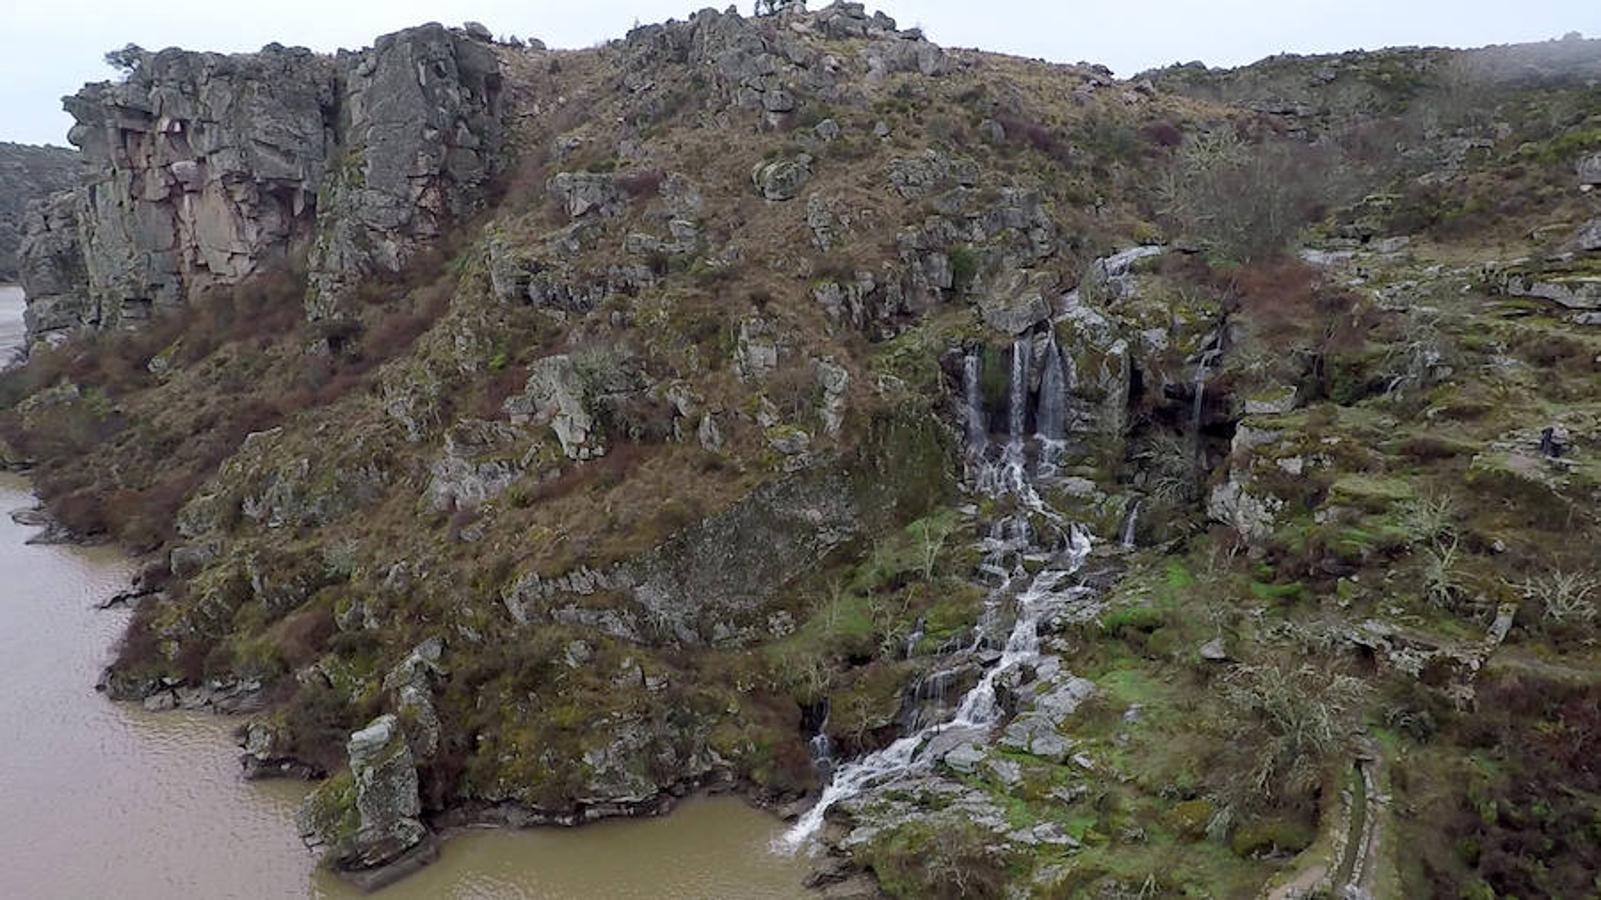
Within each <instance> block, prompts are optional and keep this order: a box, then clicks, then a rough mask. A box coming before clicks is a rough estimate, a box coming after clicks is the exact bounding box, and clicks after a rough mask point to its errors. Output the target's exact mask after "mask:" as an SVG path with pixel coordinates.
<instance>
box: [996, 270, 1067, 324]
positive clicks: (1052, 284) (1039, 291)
mask: <svg viewBox="0 0 1601 900" xmlns="http://www.w3.org/2000/svg"><path fill="white" fill-rule="evenodd" d="M1057 283H1058V279H1057V275H1056V273H1055V272H1044V271H1032V272H1031V271H1027V270H1014V271H1010V272H1007V273H1005V274H1004V275H1002V276H1001V277H1000V279H999V280H997V281H996V282H995V283H994V284H992V285H991V286H990V287H989V288H988V289H987V290H985V292H984V295H983V297H981V298H980V300H979V314H980V315H982V316H983V317H984V324H986V325H988V326H990V327H991V328H994V329H995V330H996V331H999V332H1001V333H1002V334H1007V335H1013V334H1022V333H1023V332H1025V331H1027V330H1029V329H1030V328H1033V327H1034V326H1035V325H1038V324H1039V323H1041V322H1044V321H1045V320H1047V319H1049V318H1050V317H1051V307H1052V301H1053V300H1054V299H1055V296H1056V293H1057V291H1056V286H1057Z"/></svg>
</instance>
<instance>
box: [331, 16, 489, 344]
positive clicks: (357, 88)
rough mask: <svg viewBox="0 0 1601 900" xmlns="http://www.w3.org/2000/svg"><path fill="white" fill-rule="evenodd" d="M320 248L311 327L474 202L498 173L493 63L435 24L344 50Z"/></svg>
mask: <svg viewBox="0 0 1601 900" xmlns="http://www.w3.org/2000/svg"><path fill="white" fill-rule="evenodd" d="M337 70H338V71H337V74H336V76H335V84H336V85H337V87H338V89H339V91H340V94H339V99H338V106H337V116H336V118H335V119H334V120H333V121H334V125H333V146H334V148H335V150H336V155H335V156H334V157H332V158H331V160H330V165H329V171H328V182H327V189H326V194H325V197H324V200H323V207H322V208H321V209H320V210H319V211H318V216H317V241H316V245H315V246H314V247H313V248H312V252H311V261H310V262H311V291H310V294H309V295H308V297H307V303H306V309H307V312H308V313H309V314H310V315H311V317H312V318H324V317H328V316H334V315H337V314H338V313H339V312H340V306H341V305H342V304H344V303H345V302H347V301H348V300H349V298H350V294H351V292H352V291H354V289H355V286H356V284H357V283H358V282H359V281H360V280H361V279H362V278H364V277H367V276H370V275H374V274H382V273H395V272H399V271H400V270H401V269H402V268H403V267H405V266H406V264H407V263H408V262H410V261H411V260H412V258H413V257H414V256H415V255H416V254H417V253H418V251H420V250H422V249H424V248H426V247H428V246H430V245H431V244H432V243H433V242H434V241H436V240H437V239H438V238H439V237H441V236H442V234H443V233H444V230H445V228H446V226H448V225H449V224H450V223H451V222H454V221H457V220H459V219H460V218H462V217H463V216H465V215H467V214H468V213H470V212H472V211H473V210H475V209H477V208H478V206H479V205H480V204H481V203H482V202H483V200H484V197H485V193H486V191H487V189H488V187H489V180H490V178H491V177H492V176H493V175H494V174H495V173H496V172H497V171H498V170H499V168H500V165H501V160H500V158H499V152H500V145H501V124H500V91H501V76H500V63H499V60H498V59H497V57H496V56H495V52H494V50H493V49H492V48H491V47H490V46H489V45H488V44H486V43H485V42H484V41H483V40H482V39H481V38H477V37H472V36H469V35H464V34H458V33H455V32H453V31H450V30H448V29H446V28H444V27H443V26H441V25H433V24H431V25H424V26H421V27H419V28H409V29H407V30H405V31H401V32H396V33H395V34H390V35H385V36H383V37H381V38H379V39H378V40H377V41H376V42H375V43H374V44H373V46H372V48H371V49H368V50H363V51H361V52H360V53H353V54H349V53H342V54H340V56H339V58H338V61H337Z"/></svg>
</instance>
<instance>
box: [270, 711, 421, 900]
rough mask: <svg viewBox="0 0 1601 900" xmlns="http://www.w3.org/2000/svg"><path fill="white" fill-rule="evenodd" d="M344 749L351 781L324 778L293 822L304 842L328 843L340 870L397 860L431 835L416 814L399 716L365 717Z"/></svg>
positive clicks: (410, 760) (411, 764)
mask: <svg viewBox="0 0 1601 900" xmlns="http://www.w3.org/2000/svg"><path fill="white" fill-rule="evenodd" d="M347 750H348V752H349V754H350V781H349V782H348V783H346V782H342V781H340V780H331V781H327V782H324V783H323V785H322V786H321V787H319V788H318V790H317V791H316V792H314V793H313V794H312V795H311V796H309V797H307V798H306V802H305V804H304V805H303V806H302V807H301V809H300V812H299V814H298V816H297V826H298V827H299V829H300V831H301V835H302V837H303V838H304V839H305V840H306V842H307V844H308V845H311V846H327V847H328V854H329V859H330V861H331V862H332V864H333V865H334V866H335V867H336V868H338V869H339V870H341V871H344V872H349V873H362V872H370V871H372V870H377V869H381V868H383V867H385V866H392V865H396V864H398V863H400V862H401V861H402V860H403V859H405V858H406V857H407V856H408V854H411V853H412V852H413V851H414V850H415V849H416V848H418V847H419V846H422V845H424V844H425V842H427V841H428V840H429V831H428V827H427V826H426V825H424V824H423V823H422V822H421V820H420V819H419V816H420V815H421V814H422V801H421V799H420V797H419V795H418V781H417V765H416V759H415V757H414V756H413V755H412V751H411V747H410V746H409V744H408V743H407V741H406V735H405V734H404V732H403V731H402V730H401V727H400V720H399V718H398V717H396V716H395V715H393V714H386V715H382V716H379V717H378V718H376V719H374V720H373V721H371V722H369V723H368V724H367V727H365V728H363V729H361V730H360V731H356V732H354V733H352V734H351V735H350V741H349V744H348V747H347ZM374 886H376V883H375V884H374Z"/></svg>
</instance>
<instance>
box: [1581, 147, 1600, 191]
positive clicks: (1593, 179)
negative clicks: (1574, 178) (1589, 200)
mask: <svg viewBox="0 0 1601 900" xmlns="http://www.w3.org/2000/svg"><path fill="white" fill-rule="evenodd" d="M1578 171H1579V184H1581V185H1597V184H1601V153H1592V154H1590V155H1589V156H1586V157H1584V158H1582V159H1580V160H1579V165H1578Z"/></svg>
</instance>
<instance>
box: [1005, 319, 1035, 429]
mask: <svg viewBox="0 0 1601 900" xmlns="http://www.w3.org/2000/svg"><path fill="white" fill-rule="evenodd" d="M1029 344H1030V341H1029V339H1028V338H1026V337H1020V338H1018V339H1017V340H1015V341H1013V342H1012V378H1011V381H1010V383H1009V384H1008V386H1007V391H1006V416H1007V419H1006V424H1007V431H1006V437H1007V442H1008V444H1009V445H1010V444H1016V445H1019V446H1020V447H1021V445H1022V443H1023V436H1024V435H1023V429H1024V427H1025V426H1026V425H1027V423H1028V357H1029V353H1030V350H1031V348H1030V347H1029Z"/></svg>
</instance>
